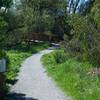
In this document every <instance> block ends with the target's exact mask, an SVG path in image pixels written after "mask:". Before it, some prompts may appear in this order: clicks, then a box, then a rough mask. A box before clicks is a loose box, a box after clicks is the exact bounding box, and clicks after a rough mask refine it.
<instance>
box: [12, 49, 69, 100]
mask: <svg viewBox="0 0 100 100" xmlns="http://www.w3.org/2000/svg"><path fill="white" fill-rule="evenodd" d="M50 52H52V50H44V51H41V52H39V53H37V54H34V55H33V56H31V57H29V58H28V59H26V60H25V61H24V62H23V64H22V67H21V69H20V72H19V75H18V77H17V79H18V81H17V83H16V84H15V85H14V86H12V88H11V93H12V94H13V95H12V99H11V100H71V99H70V97H66V96H64V94H63V92H62V91H60V90H59V88H58V87H57V86H56V85H55V83H54V82H53V81H52V79H51V78H50V77H48V76H47V74H46V71H45V69H44V68H43V65H42V64H41V62H40V58H41V57H42V55H44V54H47V53H50Z"/></svg>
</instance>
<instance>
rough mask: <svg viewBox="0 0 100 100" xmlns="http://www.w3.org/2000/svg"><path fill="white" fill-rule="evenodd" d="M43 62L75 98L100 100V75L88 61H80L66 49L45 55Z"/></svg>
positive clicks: (67, 93) (65, 89)
mask: <svg viewBox="0 0 100 100" xmlns="http://www.w3.org/2000/svg"><path fill="white" fill-rule="evenodd" d="M42 62H43V64H44V66H45V68H46V69H47V72H48V75H49V76H51V77H52V78H53V79H54V80H55V81H56V83H57V85H58V86H59V87H60V88H61V89H62V90H63V91H64V92H65V94H66V95H69V96H72V99H73V100H100V77H99V76H98V75H95V74H93V70H92V68H93V65H92V64H90V63H89V62H88V61H84V62H83V61H78V60H76V58H75V57H71V56H70V55H69V54H68V53H65V52H64V50H57V51H54V52H53V53H50V54H47V55H44V56H43V58H42ZM94 71H95V70H94ZM94 73H95V72H94Z"/></svg>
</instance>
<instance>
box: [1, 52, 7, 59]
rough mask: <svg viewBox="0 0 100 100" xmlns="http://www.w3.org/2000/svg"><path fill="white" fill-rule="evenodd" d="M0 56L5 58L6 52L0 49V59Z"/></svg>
mask: <svg viewBox="0 0 100 100" xmlns="http://www.w3.org/2000/svg"><path fill="white" fill-rule="evenodd" d="M1 58H6V53H5V52H4V51H2V50H0V59H1Z"/></svg>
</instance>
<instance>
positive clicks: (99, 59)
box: [89, 47, 100, 68]
mask: <svg viewBox="0 0 100 100" xmlns="http://www.w3.org/2000/svg"><path fill="white" fill-rule="evenodd" d="M89 61H90V63H91V64H93V66H94V67H99V68H100V47H95V48H93V49H92V50H91V51H90V53H89Z"/></svg>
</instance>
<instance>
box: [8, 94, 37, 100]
mask: <svg viewBox="0 0 100 100" xmlns="http://www.w3.org/2000/svg"><path fill="white" fill-rule="evenodd" d="M7 98H8V99H7V100H38V99H35V98H31V97H26V95H25V94H22V93H11V94H9V95H8V96H7Z"/></svg>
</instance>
